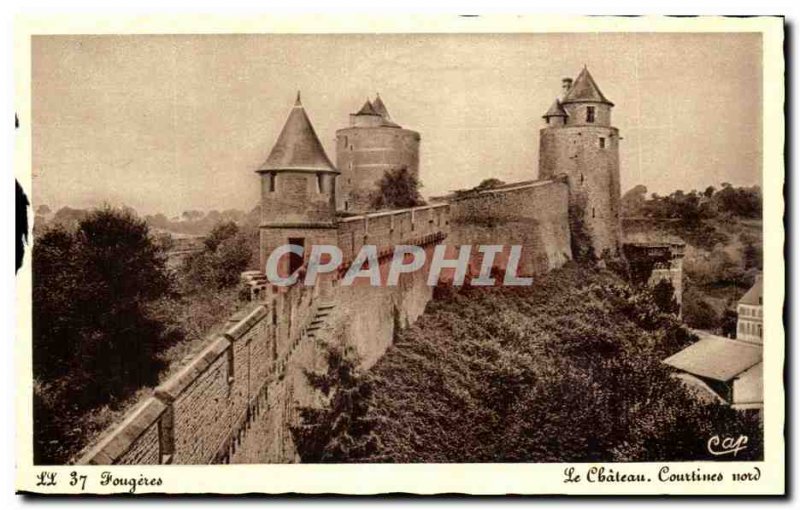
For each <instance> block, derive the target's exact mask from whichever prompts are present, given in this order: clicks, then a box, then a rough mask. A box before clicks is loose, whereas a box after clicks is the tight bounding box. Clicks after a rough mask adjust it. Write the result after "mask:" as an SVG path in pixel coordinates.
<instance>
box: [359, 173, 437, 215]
mask: <svg viewBox="0 0 800 510" xmlns="http://www.w3.org/2000/svg"><path fill="white" fill-rule="evenodd" d="M420 187H421V184H420V182H419V180H418V179H417V178H416V176H414V174H412V173H411V172H409V171H408V168H407V167H402V168H396V169H393V170H389V171H387V172H386V173H384V174H383V177H381V179H380V180H379V181H378V186H377V189H376V190H375V191H374V192H373V193H372V195H371V196H370V207H371V208H372V209H402V208H405V207H416V206H418V205H424V204H425V202H424V201H423V200H422V196H421V195H420V193H419V188H420Z"/></svg>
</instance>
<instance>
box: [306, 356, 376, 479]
mask: <svg viewBox="0 0 800 510" xmlns="http://www.w3.org/2000/svg"><path fill="white" fill-rule="evenodd" d="M326 359H327V364H328V368H327V370H326V372H325V373H321V374H319V373H311V372H309V373H307V374H306V377H307V378H308V381H309V383H310V385H311V387H312V388H314V389H316V390H318V391H319V392H320V393H321V394H322V395H323V396H324V398H325V404H324V405H323V406H322V407H304V408H302V409H301V410H300V417H301V423H300V424H298V425H295V426H293V427H292V429H291V430H292V437H293V439H294V443H295V447H296V448H297V452H298V454H299V455H300V458H301V460H302V462H314V463H319V462H341V461H343V460H346V459H349V458H360V457H368V456H370V455H372V454H373V453H374V452H375V451H376V450H377V444H376V440H375V437H374V436H372V435H371V430H372V429H373V427H374V423H373V419H371V418H370V417H369V416H368V415H367V411H368V409H369V398H370V393H371V386H370V383H369V380H368V378H367V377H365V375H364V374H363V373H360V372H359V371H358V368H357V367H358V360H357V356H356V354H355V352H354V351H353V350H352V349H339V348H337V347H332V346H329V347H328V348H327V350H326Z"/></svg>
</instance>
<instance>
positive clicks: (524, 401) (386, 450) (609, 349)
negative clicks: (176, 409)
mask: <svg viewBox="0 0 800 510" xmlns="http://www.w3.org/2000/svg"><path fill="white" fill-rule="evenodd" d="M693 340H694V337H693V336H692V335H691V334H690V333H689V332H688V331H687V330H686V329H685V328H684V327H683V326H681V325H680V324H679V323H678V322H677V321H676V320H675V318H674V316H672V315H669V314H665V313H662V312H661V310H660V309H659V308H658V307H657V306H656V304H655V302H654V301H653V298H652V296H651V295H650V294H649V292H646V291H645V292H639V291H636V290H635V289H632V288H631V287H629V286H628V285H627V284H625V283H624V282H623V281H622V280H620V279H619V278H618V277H616V276H615V275H614V274H612V273H609V272H596V271H595V270H593V269H588V268H585V267H581V266H578V265H575V264H571V265H569V266H568V267H565V268H563V269H560V270H557V271H554V272H552V273H550V274H548V275H546V276H543V277H540V278H539V279H538V280H537V281H536V282H535V284H534V285H533V286H532V287H524V288H491V289H490V288H466V289H464V290H462V291H460V292H456V291H453V290H452V289H438V290H437V297H436V299H435V300H434V301H432V302H431V303H430V304H429V306H428V308H427V310H426V312H425V314H424V315H423V316H422V317H420V319H419V320H418V321H417V322H416V323H415V324H414V325H413V326H412V327H410V328H408V329H406V330H404V331H403V332H401V333H400V334H399V335H398V337H397V339H396V341H395V343H394V345H393V346H392V347H390V349H389V350H388V352H387V353H386V354H385V355H384V357H383V358H381V360H380V361H379V362H378V363H377V364H376V365H375V366H374V367H373V368H372V369H371V370H370V371H368V372H367V373H361V372H359V371H358V370H357V369H355V366H356V360H353V359H352V358H351V357H349V356H348V355H347V351H345V353H344V355H342V353H341V352H339V351H336V350H333V351H332V353H331V355H330V356H329V357H330V360H331V363H330V365H331V367H330V369H329V370H328V372H327V373H326V374H318V375H313V376H312V377H311V381H312V383H313V384H314V385H315V386H316V387H318V388H320V390H321V391H322V392H323V393H324V394H326V395H327V397H328V405H327V406H326V407H325V408H323V409H310V408H308V409H303V410H302V413H301V416H302V418H303V420H302V424H301V425H300V426H298V427H296V428H295V429H294V435H295V441H296V444H297V445H298V448H299V451H300V455H301V457H302V459H303V461H304V462H587V461H655V460H671V459H672V460H678V459H680V460H691V459H705V458H707V457H708V454H707V450H706V442H707V441H708V439H709V438H710V437H711V436H712V435H715V434H724V433H726V432H730V433H732V434H748V435H749V437H750V441H751V442H750V444H751V445H753V446H754V448H752V449H749V450H748V451H747V452H746V453H747V455H749V456H751V457H752V458H758V457H760V455H761V452H760V449H759V446H758V445H759V444H760V439H759V435H760V432H759V425H758V423H757V420H755V419H753V418H752V417H748V416H744V415H740V414H739V413H737V412H736V411H733V410H731V409H730V408H729V407H725V406H720V405H717V404H708V403H703V402H702V401H700V400H698V399H696V398H694V397H693V396H692V395H691V394H690V393H689V392H688V390H686V389H685V388H684V386H683V385H682V384H681V383H680V382H678V381H677V380H676V379H674V378H672V377H671V375H670V371H669V370H668V368H667V367H666V366H665V365H664V364H662V363H661V360H663V359H664V358H665V357H666V356H668V355H669V354H672V353H674V352H677V351H678V350H680V349H681V348H682V347H684V346H686V345H688V343H690V342H691V341H693ZM737 460H741V458H739V459H737Z"/></svg>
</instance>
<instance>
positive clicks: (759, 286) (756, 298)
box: [739, 275, 764, 306]
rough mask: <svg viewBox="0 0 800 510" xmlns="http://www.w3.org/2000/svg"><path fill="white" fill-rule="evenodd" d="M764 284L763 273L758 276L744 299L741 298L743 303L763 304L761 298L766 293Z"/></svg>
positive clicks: (740, 302) (740, 301)
mask: <svg viewBox="0 0 800 510" xmlns="http://www.w3.org/2000/svg"><path fill="white" fill-rule="evenodd" d="M763 287H764V285H763V283H762V281H761V275H758V276H756V281H755V283H754V284H753V286H752V287H750V290H748V291H747V292H746V293H745V295H744V296H742V299H740V300H739V304H741V305H754V306H756V305H760V304H762V301H761V298H762V297H763V295H764V288H763Z"/></svg>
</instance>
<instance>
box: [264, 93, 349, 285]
mask: <svg viewBox="0 0 800 510" xmlns="http://www.w3.org/2000/svg"><path fill="white" fill-rule="evenodd" d="M256 172H257V173H258V174H259V175H260V177H261V224H260V231H261V264H262V269H263V267H264V263H265V261H266V258H267V257H268V256H269V254H270V253H271V252H272V250H273V249H275V248H276V247H277V246H280V245H283V244H300V245H303V247H304V249H305V250H306V251H308V250H309V249H310V246H311V244H314V243H317V244H331V243H332V242H333V240H335V237H336V236H335V232H336V231H335V228H336V191H335V190H336V176H337V175H338V174H339V171H338V170H336V167H334V166H333V164H332V163H331V160H330V159H329V158H328V155H327V154H326V153H325V149H324V148H323V147H322V143H321V142H320V141H319V137H318V136H317V133H316V131H315V130H314V126H313V125H312V124H311V119H309V117H308V114H307V113H306V111H305V108H303V104H302V102H301V101H300V93H299V92H298V94H297V99H296V101H295V104H294V107H293V108H292V110H291V112H289V116H288V118H287V119H286V122H285V123H284V125H283V129H282V130H281V132H280V134H279V135H278V139H277V140H276V142H275V145H274V146H273V147H272V150H271V151H270V153H269V156H268V157H267V159H266V161H264V163H263V164H262V165H261V166H259V167H258V170H256ZM306 255H307V254H306ZM289 262H290V264H289V266H291V267H289V266H287V267H286V268H284V269H287V270H288V269H296V268H297V266H298V264H299V262H298V261H297V260H294V261H293V262H292V261H291V260H290V261H289Z"/></svg>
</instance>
